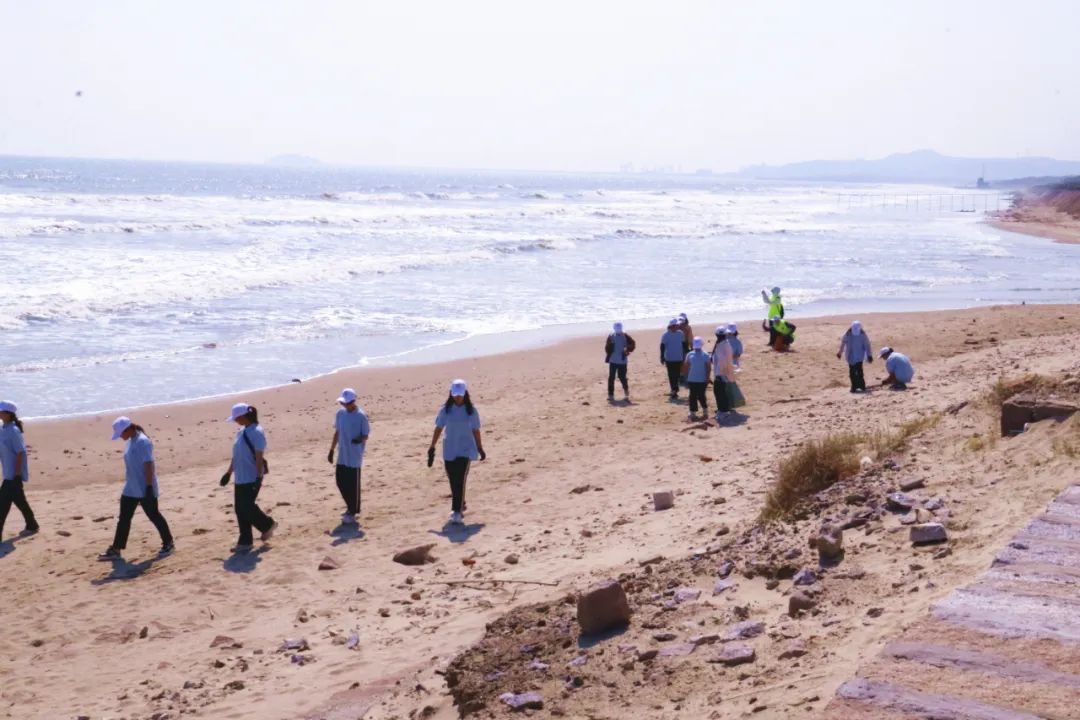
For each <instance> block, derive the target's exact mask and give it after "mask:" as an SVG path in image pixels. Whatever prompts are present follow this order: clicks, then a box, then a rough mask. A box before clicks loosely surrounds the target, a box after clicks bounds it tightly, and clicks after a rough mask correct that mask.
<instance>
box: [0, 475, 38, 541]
mask: <svg viewBox="0 0 1080 720" xmlns="http://www.w3.org/2000/svg"><path fill="white" fill-rule="evenodd" d="M12 505H14V506H15V507H17V508H19V512H21V513H22V515H23V520H25V521H26V529H27V530H31V531H32V530H37V529H38V524H37V520H35V519H34V511H33V510H31V509H30V503H28V502H26V492H25V491H24V488H23V481H22V480H19V481H15V480H5V481H4V482H3V483H0V540H2V539H3V538H4V521H5V520H7V516H8V512H9V511H10V510H11V506H12Z"/></svg>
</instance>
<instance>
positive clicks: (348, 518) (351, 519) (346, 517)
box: [341, 512, 356, 525]
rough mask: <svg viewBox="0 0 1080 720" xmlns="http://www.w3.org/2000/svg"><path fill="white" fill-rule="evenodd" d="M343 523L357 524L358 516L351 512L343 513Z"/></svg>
mask: <svg viewBox="0 0 1080 720" xmlns="http://www.w3.org/2000/svg"><path fill="white" fill-rule="evenodd" d="M341 524H342V525H355V524H356V516H355V515H353V514H351V513H347V512H343V513H341Z"/></svg>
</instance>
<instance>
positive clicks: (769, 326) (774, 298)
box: [761, 287, 784, 347]
mask: <svg viewBox="0 0 1080 720" xmlns="http://www.w3.org/2000/svg"><path fill="white" fill-rule="evenodd" d="M761 299H762V300H764V301H765V304H766V305H768V306H769V310H768V312H766V313H765V320H763V321H762V323H761V326H762V329H763V330H768V331H769V347H775V346H776V330H775V329H774V328H773V322H775V319H776V318H778V317H779V318H781V319H782V318H783V317H784V301H783V300H781V299H780V288H778V287H774V288H773V289H772V294H771V295H770V294H769V293H767V292H766V291H765V290H764V289H762V291H761Z"/></svg>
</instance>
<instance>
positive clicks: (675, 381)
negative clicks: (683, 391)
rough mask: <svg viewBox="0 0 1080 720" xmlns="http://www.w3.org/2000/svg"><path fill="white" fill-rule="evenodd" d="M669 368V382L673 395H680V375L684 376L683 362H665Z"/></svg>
mask: <svg viewBox="0 0 1080 720" xmlns="http://www.w3.org/2000/svg"><path fill="white" fill-rule="evenodd" d="M664 365H666V366H667V381H668V385H670V386H671V394H672V395H678V394H679V375H681V374H682V360H675V361H674V362H665V363H664Z"/></svg>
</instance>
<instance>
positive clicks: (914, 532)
mask: <svg viewBox="0 0 1080 720" xmlns="http://www.w3.org/2000/svg"><path fill="white" fill-rule="evenodd" d="M948 539H949V536H948V534H947V533H946V532H945V526H944V525H942V524H941V523H924V524H922V525H913V526H912V527H911V542H912V543H914V544H915V545H925V544H929V543H938V542H945V541H946V540H948Z"/></svg>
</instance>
